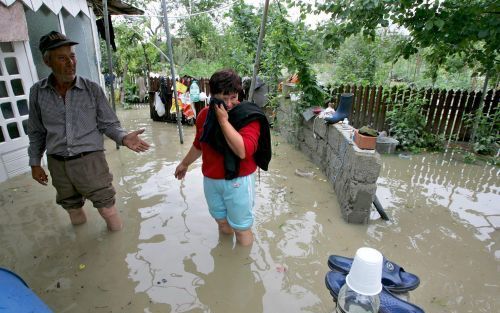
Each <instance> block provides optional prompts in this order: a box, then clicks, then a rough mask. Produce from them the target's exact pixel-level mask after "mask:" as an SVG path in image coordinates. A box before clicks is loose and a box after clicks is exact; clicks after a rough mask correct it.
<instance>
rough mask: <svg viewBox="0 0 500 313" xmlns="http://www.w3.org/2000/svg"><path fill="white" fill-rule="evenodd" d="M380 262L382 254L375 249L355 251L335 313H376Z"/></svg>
mask: <svg viewBox="0 0 500 313" xmlns="http://www.w3.org/2000/svg"><path fill="white" fill-rule="evenodd" d="M382 262H383V257H382V254H381V253H380V252H379V251H377V250H375V249H372V248H368V247H362V248H359V249H358V250H357V251H356V255H355V256H354V260H353V263H352V266H351V269H350V271H349V274H347V277H346V280H345V281H346V282H345V284H344V286H342V288H340V291H339V296H338V299H337V308H336V312H337V313H378V310H379V308H380V299H379V293H380V292H381V291H382Z"/></svg>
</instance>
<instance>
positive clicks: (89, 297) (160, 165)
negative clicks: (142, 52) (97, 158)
mask: <svg viewBox="0 0 500 313" xmlns="http://www.w3.org/2000/svg"><path fill="white" fill-rule="evenodd" d="M119 117H120V119H121V120H122V123H123V125H124V126H125V127H126V128H127V129H133V128H139V127H144V128H145V129H146V132H145V134H144V138H145V139H146V140H147V141H149V142H151V143H153V145H154V146H153V147H152V149H151V150H150V151H148V152H147V153H143V154H139V155H137V154H135V153H133V152H131V151H129V150H128V149H126V148H122V149H120V150H116V149H115V146H114V143H113V142H112V141H110V140H107V141H106V149H107V152H106V156H107V159H108V162H109V164H110V168H111V171H112V172H113V175H114V185H115V187H116V189H117V206H118V208H119V210H120V212H121V215H122V217H123V218H124V223H125V228H124V229H123V230H122V231H120V232H117V233H108V232H107V231H106V227H105V224H104V221H103V220H102V219H101V218H100V216H99V215H98V213H97V211H96V210H95V209H94V208H93V207H92V205H91V203H89V202H87V203H86V205H85V209H86V211H87V213H88V216H89V220H88V222H87V223H86V224H84V225H81V226H77V227H73V226H71V225H70V223H69V218H68V216H67V214H66V213H65V211H64V210H62V209H61V208H59V207H58V206H57V205H56V203H55V191H54V188H53V187H52V186H47V187H44V186H41V185H39V184H37V183H36V182H35V181H33V180H32V179H31V176H30V174H23V175H21V176H18V177H15V178H13V179H10V180H9V181H7V182H4V183H1V184H0V266H1V267H6V268H9V269H11V270H13V271H15V272H16V273H17V274H19V275H20V276H21V277H23V278H24V280H25V281H26V282H27V283H28V284H29V285H30V287H31V288H32V289H33V290H34V291H35V292H36V293H37V295H38V296H39V297H40V298H41V299H42V300H43V301H44V302H45V303H46V304H47V305H48V306H49V307H50V308H52V309H53V310H54V312H58V313H59V312H61V313H62V312H75V313H79V312H96V313H100V312H133V313H135V312H146V313H154V312H222V313H238V312H241V313H245V312H252V313H256V312H257V313H258V312H269V313H281V312H287V313H288V312H326V313H331V312H333V310H334V303H333V301H332V298H331V296H330V294H329V292H328V290H327V289H326V287H325V284H324V277H325V273H326V272H327V271H328V266H327V259H328V256H329V255H330V254H340V255H345V256H351V257H352V256H353V255H354V253H355V251H356V249H357V248H359V247H362V246H370V247H373V248H376V249H378V250H380V251H381V252H382V253H383V254H384V255H385V256H386V257H387V258H389V259H391V260H393V261H395V262H396V263H398V264H399V265H401V266H403V267H404V268H405V269H406V270H407V271H410V272H413V273H415V274H417V275H419V277H420V279H421V284H420V286H419V287H418V288H417V289H416V290H414V291H412V292H410V300H411V302H413V303H416V304H418V305H419V306H420V307H422V308H423V309H425V311H426V312H428V313H433V312H474V313H477V312H500V195H499V194H500V179H499V176H500V175H499V174H500V171H499V168H498V167H494V166H490V165H466V164H464V163H463V162H462V161H460V160H458V158H457V157H456V156H455V155H454V154H453V153H447V154H421V155H416V156H415V155H414V156H411V157H407V156H398V155H394V156H382V161H383V166H382V170H381V174H380V177H379V180H378V189H377V194H378V197H379V198H380V201H381V203H382V205H383V206H384V207H385V209H386V211H387V213H388V215H389V216H390V218H391V220H390V221H389V222H386V221H382V220H381V219H378V215H377V214H376V213H375V212H373V214H372V220H371V221H370V223H369V224H368V225H351V224H346V223H345V222H344V221H343V220H342V218H341V215H340V209H339V206H338V203H337V199H336V196H335V193H334V192H333V189H332V188H331V186H330V184H329V183H328V182H327V181H326V177H325V176H324V175H323V174H322V173H321V172H320V171H319V170H318V169H317V167H316V166H315V165H314V164H312V163H311V162H309V161H308V159H307V158H306V157H305V156H303V155H302V154H301V153H300V152H299V151H297V150H295V149H294V148H293V147H292V146H290V145H288V144H287V143H286V142H285V141H284V140H283V139H282V138H281V137H279V136H274V137H273V140H274V142H273V148H274V153H273V160H272V161H271V164H270V170H269V171H268V172H264V171H261V172H260V177H259V173H257V179H256V180H257V188H256V204H255V223H254V226H253V231H254V233H255V243H254V244H253V246H252V247H251V248H242V247H240V246H236V245H235V244H234V242H233V238H229V237H225V236H222V235H221V236H219V234H218V231H217V226H216V224H215V222H214V221H213V220H212V219H211V217H210V215H209V213H208V210H207V206H206V203H205V199H204V196H203V187H202V174H201V168H200V167H201V164H200V162H197V163H195V164H194V165H193V166H191V168H190V171H189V172H188V174H187V176H186V178H185V179H184V180H183V181H178V180H176V179H175V178H174V176H173V173H174V169H175V167H176V165H177V164H178V162H179V161H180V159H181V158H182V157H183V155H184V154H185V153H186V152H187V151H188V150H189V148H190V146H191V142H192V140H193V136H194V128H193V127H189V126H185V127H184V144H182V145H181V144H180V143H179V137H178V132H177V129H176V125H174V124H164V123H159V122H153V121H152V120H150V119H149V110H148V109H147V108H140V109H133V110H127V111H120V112H119ZM297 169H299V170H300V172H301V173H303V172H308V173H314V175H313V176H312V177H311V176H310V175H306V176H298V175H296V174H295V171H296V170H297Z"/></svg>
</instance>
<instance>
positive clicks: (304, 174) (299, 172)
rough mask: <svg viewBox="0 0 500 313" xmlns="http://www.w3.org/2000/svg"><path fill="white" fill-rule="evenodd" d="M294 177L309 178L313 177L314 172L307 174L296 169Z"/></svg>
mask: <svg viewBox="0 0 500 313" xmlns="http://www.w3.org/2000/svg"><path fill="white" fill-rule="evenodd" d="M295 175H297V176H300V177H307V178H311V177H313V176H314V172H308V171H304V170H301V169H296V170H295Z"/></svg>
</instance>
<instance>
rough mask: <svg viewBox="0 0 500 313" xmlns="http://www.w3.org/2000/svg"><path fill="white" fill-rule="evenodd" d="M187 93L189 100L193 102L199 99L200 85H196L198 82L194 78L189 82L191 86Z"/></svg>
mask: <svg viewBox="0 0 500 313" xmlns="http://www.w3.org/2000/svg"><path fill="white" fill-rule="evenodd" d="M189 93H190V97H191V101H192V102H193V103H194V102H198V101H200V86H198V82H197V81H196V80H193V81H192V82H191V87H189Z"/></svg>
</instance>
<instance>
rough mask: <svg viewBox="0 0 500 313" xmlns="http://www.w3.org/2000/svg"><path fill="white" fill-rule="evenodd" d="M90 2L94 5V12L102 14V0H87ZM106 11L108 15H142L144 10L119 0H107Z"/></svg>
mask: <svg viewBox="0 0 500 313" xmlns="http://www.w3.org/2000/svg"><path fill="white" fill-rule="evenodd" d="M87 1H88V2H91V3H92V4H93V7H94V14H95V15H96V16H102V15H103V14H102V1H100V0H87ZM108 12H109V14H110V15H142V14H144V11H143V10H141V9H138V8H136V7H133V6H131V5H130V4H127V3H125V2H123V1H121V0H108Z"/></svg>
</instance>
